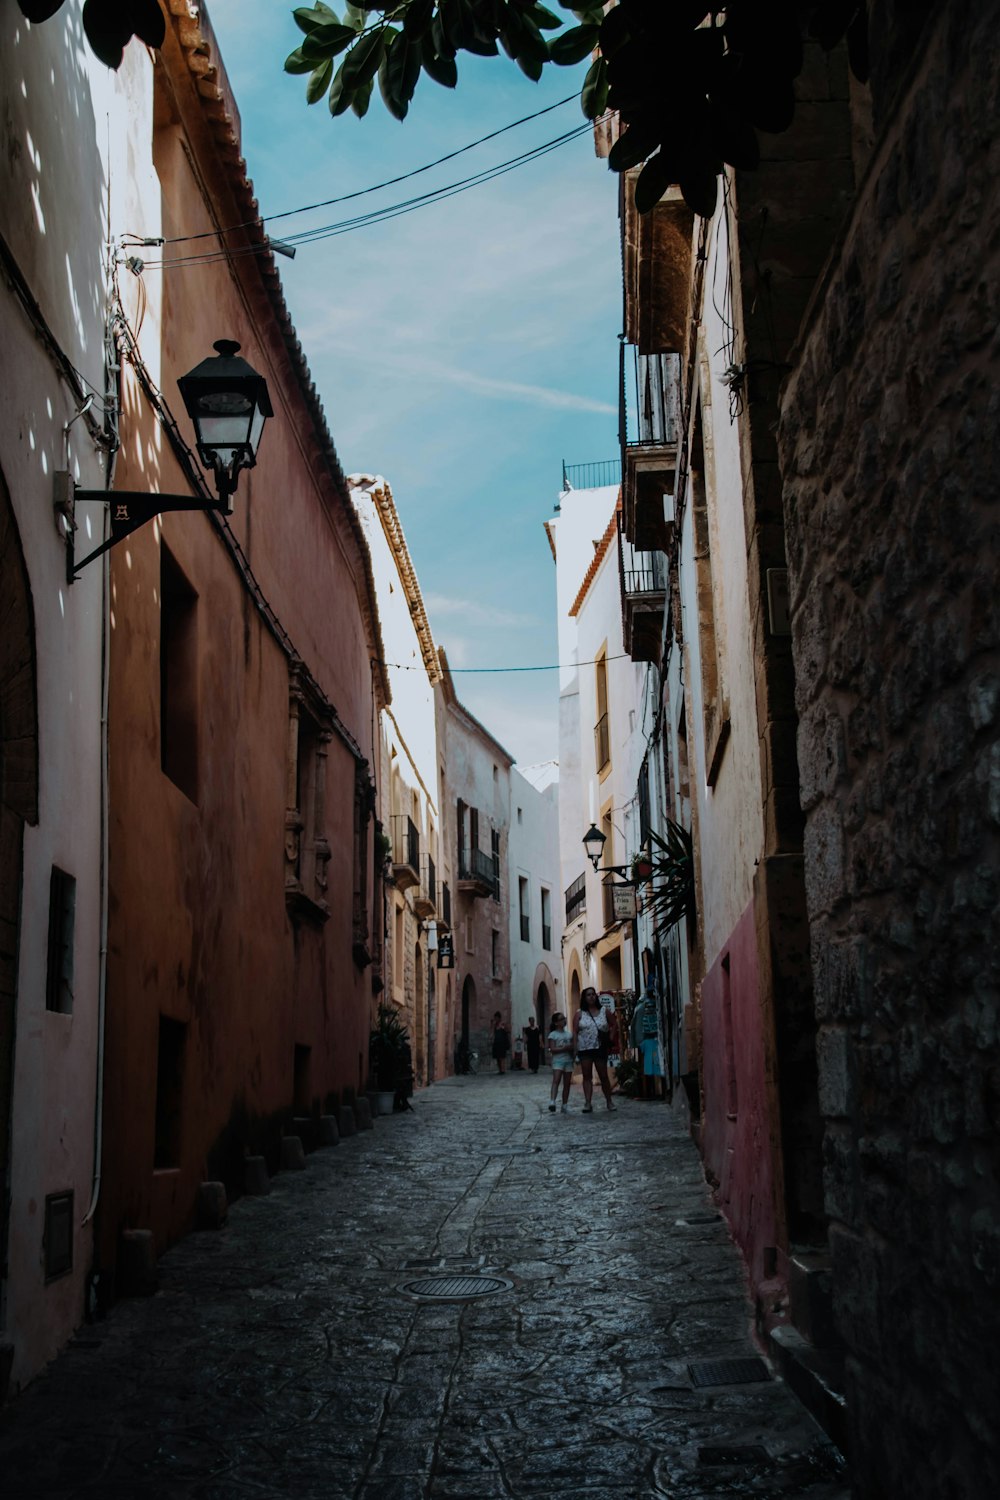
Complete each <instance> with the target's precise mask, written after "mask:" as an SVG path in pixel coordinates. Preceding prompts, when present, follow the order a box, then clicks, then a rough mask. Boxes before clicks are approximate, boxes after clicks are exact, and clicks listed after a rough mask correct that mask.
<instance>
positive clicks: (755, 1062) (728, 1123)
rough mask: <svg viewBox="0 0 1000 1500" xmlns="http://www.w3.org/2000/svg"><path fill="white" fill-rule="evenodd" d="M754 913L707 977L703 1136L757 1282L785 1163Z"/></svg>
mask: <svg viewBox="0 0 1000 1500" xmlns="http://www.w3.org/2000/svg"><path fill="white" fill-rule="evenodd" d="M754 918H755V913H754V906H753V903H751V904H750V906H748V907H747V908H746V910H745V911H744V913H743V915H742V916H741V917H740V919H739V921H738V922H737V924H736V926H735V928H734V929H733V931H732V932H731V933H730V935H729V938H728V940H727V941H726V943H725V944H724V945H723V947H722V950H721V952H720V953H719V956H718V958H717V959H716V960H715V963H714V964H713V965H712V967H711V968H710V969H709V971H708V973H707V974H706V975H705V978H704V980H703V982H702V990H701V1027H702V1071H703V1103H702V1135H701V1141H702V1152H703V1155H704V1159H705V1166H706V1168H707V1169H708V1170H709V1172H710V1173H711V1174H712V1176H713V1178H714V1179H716V1180H717V1182H718V1187H717V1189H716V1199H717V1201H718V1203H719V1206H720V1207H721V1208H722V1210H723V1212H724V1213H725V1215H726V1218H727V1219H728V1221H729V1224H730V1228H731V1229H732V1232H733V1236H734V1238H735V1239H736V1241H737V1243H738V1244H739V1246H740V1248H741V1250H742V1252H743V1255H744V1257H745V1259H746V1262H747V1265H748V1268H749V1271H750V1278H751V1282H752V1283H753V1284H754V1285H757V1284H759V1283H760V1282H761V1281H762V1280H763V1279H764V1278H765V1276H766V1274H767V1272H766V1268H765V1262H764V1250H765V1248H766V1247H768V1246H773V1245H776V1244H777V1243H778V1234H779V1224H778V1215H777V1213H776V1208H775V1203H776V1180H777V1177H776V1174H777V1173H778V1172H779V1171H780V1164H778V1163H776V1162H775V1159H774V1153H773V1148H772V1144H771V1141H772V1134H771V1131H772V1127H771V1124H770V1121H771V1119H772V1116H773V1111H774V1109H775V1108H776V1104H775V1102H774V1101H773V1099H771V1098H770V1097H769V1092H770V1091H769V1083H768V1067H767V1056H766V1045H767V1043H766V1037H767V1036H768V1035H770V1032H771V1027H770V1024H769V1023H768V1024H767V1025H765V1024H764V1021H765V1019H766V1012H767V1010H768V1008H769V1007H768V1005H767V1002H766V998H765V997H764V996H762V994H761V982H760V973H759V966H758V962H757V934H756V926H755V919H754ZM727 961H728V975H727V973H726V967H725V965H726V963H727ZM727 992H728V995H727ZM727 1011H728V1018H727ZM734 1106H735V1107H734Z"/></svg>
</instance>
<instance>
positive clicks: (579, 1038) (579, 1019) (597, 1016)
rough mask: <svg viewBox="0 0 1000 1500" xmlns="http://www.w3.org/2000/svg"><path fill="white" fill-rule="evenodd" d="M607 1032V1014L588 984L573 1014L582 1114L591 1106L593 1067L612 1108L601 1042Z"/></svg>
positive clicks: (587, 1112)
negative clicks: (581, 1077) (581, 1095)
mask: <svg viewBox="0 0 1000 1500" xmlns="http://www.w3.org/2000/svg"><path fill="white" fill-rule="evenodd" d="M607 1035H608V1018H607V1016H606V1015H605V1013H604V1009H603V1007H602V1005H601V1002H600V1000H598V998H597V991H596V990H595V989H591V988H589V987H588V988H587V989H585V990H584V992H583V994H582V995H581V996H580V1009H579V1010H578V1011H577V1013H576V1015H575V1016H574V1017H573V1045H574V1048H575V1049H576V1055H577V1056H578V1057H579V1059H580V1067H581V1068H582V1069H583V1113H584V1114H585V1115H587V1114H590V1113H591V1111H592V1110H593V1108H594V1106H593V1103H592V1102H591V1101H592V1099H593V1094H594V1069H595V1068H596V1069H597V1076H598V1078H599V1079H600V1081H601V1089H602V1090H603V1093H604V1099H605V1102H606V1104H607V1106H608V1109H614V1108H615V1106H614V1105H613V1104H612V1102H611V1080H610V1079H609V1077H608V1064H607V1062H606V1060H605V1054H604V1050H603V1048H602V1046H601V1039H602V1037H603V1038H605V1039H606V1038H607Z"/></svg>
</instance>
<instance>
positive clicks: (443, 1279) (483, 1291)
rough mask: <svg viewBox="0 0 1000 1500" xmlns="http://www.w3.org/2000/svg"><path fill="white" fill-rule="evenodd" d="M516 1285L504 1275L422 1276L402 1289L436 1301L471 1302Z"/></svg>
mask: <svg viewBox="0 0 1000 1500" xmlns="http://www.w3.org/2000/svg"><path fill="white" fill-rule="evenodd" d="M513 1285H514V1283H513V1282H512V1281H508V1280H507V1279H506V1277H503V1276H421V1277H420V1278H419V1279H418V1280H416V1281H404V1282H403V1286H402V1290H403V1291H404V1292H408V1293H409V1294H410V1296H411V1297H429V1298H431V1299H432V1300H433V1301H435V1302H471V1301H472V1299H473V1298H474V1297H488V1296H489V1295H490V1294H491V1292H509V1291H510V1289H511V1287H512V1286H513Z"/></svg>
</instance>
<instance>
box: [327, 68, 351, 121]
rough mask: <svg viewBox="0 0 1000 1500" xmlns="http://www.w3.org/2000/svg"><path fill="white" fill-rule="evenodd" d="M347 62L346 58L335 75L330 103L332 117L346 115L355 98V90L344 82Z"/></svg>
mask: <svg viewBox="0 0 1000 1500" xmlns="http://www.w3.org/2000/svg"><path fill="white" fill-rule="evenodd" d="M346 61H347V59H346V58H345V59H344V62H342V63H341V65H340V67H339V68H338V69H337V71H336V73H335V74H334V77H333V82H332V83H331V85H330V97H329V100H328V103H329V105H330V113H331V115H342V114H344V113H345V111H346V110H349V109H350V107H351V100H352V99H353V97H354V90H353V88H351V87H350V86H349V85H348V84H346V83H345V81H344V67H345V64H346Z"/></svg>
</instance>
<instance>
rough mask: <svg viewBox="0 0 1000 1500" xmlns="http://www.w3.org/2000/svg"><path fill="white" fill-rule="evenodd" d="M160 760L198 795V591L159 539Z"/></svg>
mask: <svg viewBox="0 0 1000 1500" xmlns="http://www.w3.org/2000/svg"><path fill="white" fill-rule="evenodd" d="M160 766H161V768H162V770H163V772H164V774H165V775H166V776H169V777H170V780H171V781H172V782H173V783H174V785H175V786H176V787H179V788H180V790H181V791H182V792H183V793H184V795H185V796H186V797H189V798H190V799H191V801H192V802H197V800H198V596H197V594H196V593H195V592H194V590H193V589H192V587H191V585H190V584H189V583H188V581H187V579H186V578H185V576H184V574H183V573H182V572H181V569H180V568H179V567H178V565H177V563H176V562H175V561H174V558H173V556H172V554H171V552H170V550H169V548H168V547H167V546H166V544H165V543H164V542H162V541H161V543H160Z"/></svg>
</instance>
